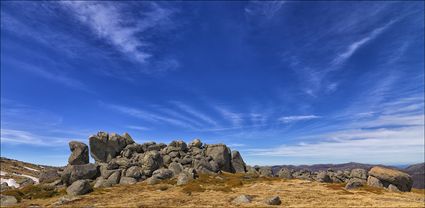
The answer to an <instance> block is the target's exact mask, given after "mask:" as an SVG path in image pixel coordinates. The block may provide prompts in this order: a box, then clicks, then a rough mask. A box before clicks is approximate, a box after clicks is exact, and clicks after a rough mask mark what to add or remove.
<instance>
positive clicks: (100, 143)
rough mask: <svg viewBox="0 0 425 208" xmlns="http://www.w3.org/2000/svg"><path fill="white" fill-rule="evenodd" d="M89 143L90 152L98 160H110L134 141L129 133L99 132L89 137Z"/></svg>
mask: <svg viewBox="0 0 425 208" xmlns="http://www.w3.org/2000/svg"><path fill="white" fill-rule="evenodd" d="M89 143H90V154H91V156H92V157H93V159H94V160H95V161H96V162H109V161H110V160H112V159H113V158H115V157H116V156H117V155H118V154H119V153H120V152H121V151H122V150H123V149H124V148H125V147H126V146H127V145H129V144H133V143H134V141H133V139H132V138H131V137H130V135H128V134H127V133H125V134H124V135H123V136H120V135H118V134H115V133H111V134H108V133H105V132H99V133H97V134H96V135H93V136H91V137H90V138H89Z"/></svg>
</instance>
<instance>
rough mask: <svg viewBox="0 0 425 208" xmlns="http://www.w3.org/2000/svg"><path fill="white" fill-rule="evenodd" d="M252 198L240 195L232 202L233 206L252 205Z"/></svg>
mask: <svg viewBox="0 0 425 208" xmlns="http://www.w3.org/2000/svg"><path fill="white" fill-rule="evenodd" d="M251 200H252V197H251V196H248V195H240V196H238V197H236V198H234V199H233V200H232V204H247V203H251Z"/></svg>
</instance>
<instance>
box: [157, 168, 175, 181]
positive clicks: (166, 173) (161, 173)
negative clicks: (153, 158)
mask: <svg viewBox="0 0 425 208" xmlns="http://www.w3.org/2000/svg"><path fill="white" fill-rule="evenodd" d="M152 177H155V178H157V179H160V180H164V179H169V178H172V177H173V171H171V170H169V169H164V168H161V169H158V170H155V171H154V172H153V173H152Z"/></svg>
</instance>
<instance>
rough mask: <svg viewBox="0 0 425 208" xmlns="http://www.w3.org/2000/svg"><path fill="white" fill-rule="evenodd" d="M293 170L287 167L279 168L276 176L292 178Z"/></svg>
mask: <svg viewBox="0 0 425 208" xmlns="http://www.w3.org/2000/svg"><path fill="white" fill-rule="evenodd" d="M293 172H294V171H293V170H290V169H288V168H282V169H280V170H279V172H278V176H279V178H284V179H292V178H293V177H292V173H293Z"/></svg>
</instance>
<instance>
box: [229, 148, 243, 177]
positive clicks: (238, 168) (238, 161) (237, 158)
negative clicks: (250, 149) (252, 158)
mask: <svg viewBox="0 0 425 208" xmlns="http://www.w3.org/2000/svg"><path fill="white" fill-rule="evenodd" d="M232 167H233V170H234V172H236V173H245V172H246V165H245V162H244V161H243V159H242V156H241V154H240V153H239V151H236V150H234V151H232Z"/></svg>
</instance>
